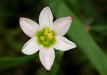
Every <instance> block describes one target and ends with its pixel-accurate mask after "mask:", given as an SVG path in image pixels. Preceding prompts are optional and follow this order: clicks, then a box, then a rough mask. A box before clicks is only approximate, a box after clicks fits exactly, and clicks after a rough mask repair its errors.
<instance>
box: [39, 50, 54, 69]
mask: <svg viewBox="0 0 107 75" xmlns="http://www.w3.org/2000/svg"><path fill="white" fill-rule="evenodd" d="M39 57H40V61H41V63H42V64H43V66H44V67H45V68H46V69H47V70H48V71H49V70H50V69H51V67H52V65H53V62H54V59H55V52H54V49H53V48H41V49H40V51H39Z"/></svg>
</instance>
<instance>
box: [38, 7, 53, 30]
mask: <svg viewBox="0 0 107 75" xmlns="http://www.w3.org/2000/svg"><path fill="white" fill-rule="evenodd" d="M52 23H53V15H52V12H51V10H50V8H49V7H45V8H44V9H43V10H42V11H41V13H40V15H39V24H40V28H43V27H51V26H52Z"/></svg>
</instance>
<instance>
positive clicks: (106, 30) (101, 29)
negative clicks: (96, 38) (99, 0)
mask: <svg viewBox="0 0 107 75" xmlns="http://www.w3.org/2000/svg"><path fill="white" fill-rule="evenodd" d="M90 28H91V30H93V31H95V32H98V33H100V34H102V35H107V25H91V26H90Z"/></svg>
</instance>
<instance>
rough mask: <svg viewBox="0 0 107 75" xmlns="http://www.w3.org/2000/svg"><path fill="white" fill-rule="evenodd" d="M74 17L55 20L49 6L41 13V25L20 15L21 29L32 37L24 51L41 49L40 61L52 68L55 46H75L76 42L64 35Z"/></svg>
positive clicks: (62, 49)
mask: <svg viewBox="0 0 107 75" xmlns="http://www.w3.org/2000/svg"><path fill="white" fill-rule="evenodd" d="M71 22H72V17H71V16H68V17H63V18H59V19H57V20H56V21H54V22H53V15H52V12H51V10H50V8H49V7H45V8H44V9H43V10H42V11H41V13H40V15H39V25H38V24H37V23H36V22H34V21H33V20H30V19H28V18H24V17H20V18H19V23H20V26H21V29H22V30H23V31H24V33H25V34H26V35H28V36H29V37H30V38H31V39H30V40H29V41H27V42H26V43H25V45H24V46H23V48H22V52H23V53H24V54H26V55H31V54H34V53H36V52H37V51H39V57H40V61H41V63H42V64H43V66H44V67H45V68H46V69H47V70H50V69H51V67H52V65H53V62H54V59H55V52H54V48H55V49H58V50H61V51H67V50H70V49H72V48H75V47H76V45H75V43H73V42H71V41H69V40H68V39H66V38H65V37H63V36H64V35H65V34H66V33H67V31H68V29H69V28H70V25H71Z"/></svg>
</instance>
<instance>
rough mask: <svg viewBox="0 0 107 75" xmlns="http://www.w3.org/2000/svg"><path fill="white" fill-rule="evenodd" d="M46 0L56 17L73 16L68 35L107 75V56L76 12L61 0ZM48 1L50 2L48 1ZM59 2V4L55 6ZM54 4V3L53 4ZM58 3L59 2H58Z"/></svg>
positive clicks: (96, 66)
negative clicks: (86, 29)
mask: <svg viewBox="0 0 107 75" xmlns="http://www.w3.org/2000/svg"><path fill="white" fill-rule="evenodd" d="M45 1H46V4H47V5H49V6H50V7H51V9H52V10H53V12H54V15H55V16H56V18H59V17H64V16H73V22H72V25H71V28H70V29H69V31H68V33H67V35H68V36H69V37H70V38H71V39H72V40H73V41H74V42H75V43H76V44H77V47H79V48H80V49H81V51H82V52H83V53H84V54H85V55H86V57H87V58H88V59H89V61H90V62H91V63H92V64H93V66H94V67H95V68H96V69H97V70H98V72H100V73H101V74H102V75H107V58H106V56H105V54H104V53H103V52H102V50H101V49H100V48H99V46H98V45H97V44H96V43H95V41H94V40H93V39H92V37H91V36H90V35H89V34H88V32H86V31H85V29H84V27H83V25H82V24H81V22H80V21H79V19H78V18H77V17H76V16H75V14H74V13H72V11H71V10H70V9H69V8H68V7H67V5H66V4H65V3H63V2H62V1H61V0H58V1H56V0H55V1H53V2H52V1H50V2H49V1H47V0H44V1H43V2H45ZM47 2H48V3H47ZM54 2H58V6H57V7H56V6H54V5H55V3H54ZM53 4H54V5H53ZM56 4H57V3H56Z"/></svg>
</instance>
